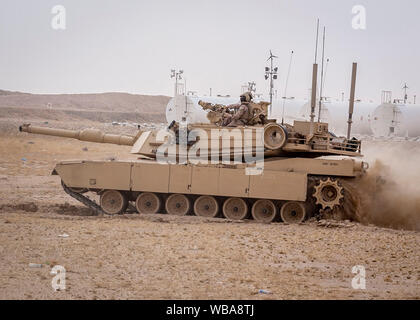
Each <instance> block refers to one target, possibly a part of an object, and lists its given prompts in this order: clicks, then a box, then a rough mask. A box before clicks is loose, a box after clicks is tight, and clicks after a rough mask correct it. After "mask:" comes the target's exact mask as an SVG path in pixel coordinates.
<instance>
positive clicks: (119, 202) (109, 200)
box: [100, 190, 128, 214]
mask: <svg viewBox="0 0 420 320" xmlns="http://www.w3.org/2000/svg"><path fill="white" fill-rule="evenodd" d="M100 204H101V208H102V210H103V211H104V212H105V213H106V214H122V213H124V212H125V210H127V206H128V199H127V196H126V195H125V194H123V193H121V192H120V191H117V190H107V191H105V192H104V193H102V194H101V198H100Z"/></svg>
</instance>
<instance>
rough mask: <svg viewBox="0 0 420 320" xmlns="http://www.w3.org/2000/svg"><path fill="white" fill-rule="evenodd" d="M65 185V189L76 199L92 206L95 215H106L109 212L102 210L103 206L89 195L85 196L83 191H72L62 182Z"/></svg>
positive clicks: (87, 205)
mask: <svg viewBox="0 0 420 320" xmlns="http://www.w3.org/2000/svg"><path fill="white" fill-rule="evenodd" d="M61 185H62V186H63V189H64V191H65V192H66V193H67V194H68V195H69V196H71V197H72V198H74V199H76V200H77V201H79V202H81V203H83V204H84V205H85V206H86V207H88V208H90V209H91V210H92V211H93V212H94V213H95V215H104V214H107V213H106V212H104V211H103V210H102V208H101V207H100V206H99V205H98V204H97V203H96V202H95V201H93V200H91V199H89V198H88V197H85V196H84V195H82V194H81V193H77V192H74V191H72V190H71V189H70V188H68V187H67V186H66V185H65V184H64V183H62V184H61Z"/></svg>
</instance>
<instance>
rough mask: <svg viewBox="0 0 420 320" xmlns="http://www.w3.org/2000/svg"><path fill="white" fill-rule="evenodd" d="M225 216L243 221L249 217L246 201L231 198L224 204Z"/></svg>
mask: <svg viewBox="0 0 420 320" xmlns="http://www.w3.org/2000/svg"><path fill="white" fill-rule="evenodd" d="M223 215H224V216H225V217H226V218H227V219H231V220H243V219H246V218H247V217H248V205H247V203H246V202H245V200H244V199H241V198H229V199H227V200H226V201H225V202H224V203H223Z"/></svg>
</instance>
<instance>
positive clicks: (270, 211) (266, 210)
mask: <svg viewBox="0 0 420 320" xmlns="http://www.w3.org/2000/svg"><path fill="white" fill-rule="evenodd" d="M251 212H252V216H253V218H254V219H255V220H256V221H258V222H264V223H270V222H273V221H275V220H277V217H278V211H277V208H276V205H275V204H274V203H273V201H271V200H258V201H257V202H255V203H254V205H253V206H252V210H251Z"/></svg>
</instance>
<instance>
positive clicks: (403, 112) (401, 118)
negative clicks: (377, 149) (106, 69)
mask: <svg viewBox="0 0 420 320" xmlns="http://www.w3.org/2000/svg"><path fill="white" fill-rule="evenodd" d="M419 120H420V106H419V105H410V104H409V105H404V104H393V103H383V104H381V105H379V106H378V107H377V108H376V109H375V110H374V112H373V114H372V122H371V128H372V131H373V134H374V136H375V137H392V136H397V137H405V136H408V137H418V136H420V127H419Z"/></svg>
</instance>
